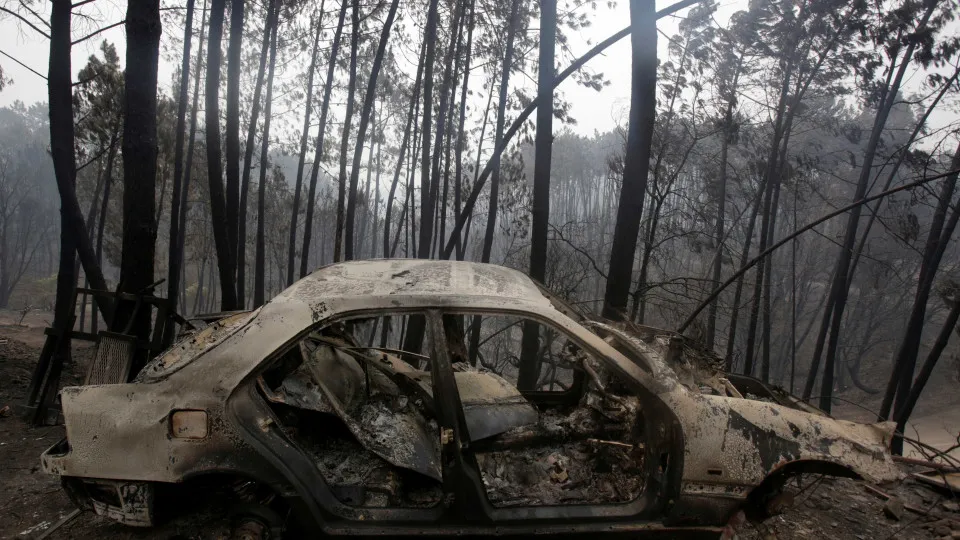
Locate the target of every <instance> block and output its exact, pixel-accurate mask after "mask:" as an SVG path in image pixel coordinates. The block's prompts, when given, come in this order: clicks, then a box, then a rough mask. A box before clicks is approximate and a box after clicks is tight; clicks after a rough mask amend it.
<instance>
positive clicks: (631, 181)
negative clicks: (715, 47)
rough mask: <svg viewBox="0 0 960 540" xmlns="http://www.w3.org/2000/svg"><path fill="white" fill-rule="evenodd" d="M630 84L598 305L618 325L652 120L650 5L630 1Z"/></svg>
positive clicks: (653, 30) (653, 27)
mask: <svg viewBox="0 0 960 540" xmlns="http://www.w3.org/2000/svg"><path fill="white" fill-rule="evenodd" d="M630 23H631V27H632V32H631V35H630V41H631V44H632V50H633V54H632V59H633V62H632V78H631V86H632V89H631V92H630V126H629V129H628V131H627V147H626V158H625V161H624V167H623V186H622V188H621V190H620V202H619V206H618V209H617V221H616V225H615V228H614V233H613V245H612V247H611V250H610V271H609V272H608V273H607V287H606V292H605V294H604V300H603V316H604V317H606V318H608V319H611V320H622V319H623V318H624V315H625V312H626V308H627V296H628V295H629V293H630V284H631V281H632V275H633V259H634V255H635V254H636V251H637V234H638V233H639V232H640V219H641V217H642V214H643V199H644V195H645V193H646V189H647V177H648V176H649V174H650V146H651V143H652V141H653V122H654V118H655V116H656V91H657V15H656V8H655V6H654V2H653V1H652V0H630Z"/></svg>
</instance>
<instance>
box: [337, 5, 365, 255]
mask: <svg viewBox="0 0 960 540" xmlns="http://www.w3.org/2000/svg"><path fill="white" fill-rule="evenodd" d="M350 19H351V22H352V27H353V30H352V31H351V32H350V79H349V81H348V82H347V111H346V113H344V117H343V132H342V133H341V136H340V176H339V181H338V182H337V230H336V236H335V237H334V240H333V260H334V262H339V261H340V260H341V256H342V255H344V253H343V251H344V250H343V225H344V206H345V204H346V196H347V147H348V146H349V144H350V124H351V122H352V121H353V107H354V102H355V98H356V86H357V48H358V46H359V40H360V2H359V1H358V0H353V9H352V10H351V11H350ZM361 150H362V147H361ZM353 192H354V193H356V188H355V187H354V189H353ZM350 232H351V236H352V233H353V231H352V230H351V231H350ZM347 243H348V244H349V245H350V248H348V249H349V253H348V254H347V260H350V258H352V257H353V238H347Z"/></svg>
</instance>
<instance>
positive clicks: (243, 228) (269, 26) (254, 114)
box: [237, 0, 280, 307]
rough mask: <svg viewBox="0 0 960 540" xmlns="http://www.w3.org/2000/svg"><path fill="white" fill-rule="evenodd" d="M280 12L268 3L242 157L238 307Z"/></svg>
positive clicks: (243, 296) (241, 299)
mask: <svg viewBox="0 0 960 540" xmlns="http://www.w3.org/2000/svg"><path fill="white" fill-rule="evenodd" d="M279 10H280V7H279V4H278V2H277V0H269V4H268V5H267V18H266V22H265V23H264V26H263V42H262V44H261V45H260V65H259V67H258V68H257V82H256V84H255V85H254V88H253V105H252V107H251V110H250V125H249V126H248V127H247V142H246V148H245V150H244V153H243V178H242V180H241V185H240V208H239V217H238V221H239V223H238V224H237V304H238V305H239V306H240V307H243V306H245V305H246V287H247V274H246V273H247V206H248V205H247V197H248V196H249V193H250V173H251V168H252V165H253V150H254V148H255V147H256V144H257V143H256V138H257V122H258V121H259V119H260V108H261V103H260V102H261V100H260V95H261V93H262V92H263V78H264V76H265V75H266V71H267V55H268V54H269V52H270V35H271V32H272V31H273V27H274V26H276V24H277V17H278V12H279Z"/></svg>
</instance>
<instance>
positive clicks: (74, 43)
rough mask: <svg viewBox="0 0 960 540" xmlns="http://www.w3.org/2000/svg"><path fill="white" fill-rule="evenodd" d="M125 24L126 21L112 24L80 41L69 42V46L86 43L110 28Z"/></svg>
mask: <svg viewBox="0 0 960 540" xmlns="http://www.w3.org/2000/svg"><path fill="white" fill-rule="evenodd" d="M126 22H127V20H126V19H124V20H122V21H120V22H117V23H113V24H111V25H110V26H104V27H103V28H101V29H99V30H97V31H96V32H93V33H92V34H87V35H85V36H83V37H82V38H80V39H76V40H73V41H72V42H70V44H71V45H76V44H77V43H80V42H82V41H86V40H88V39H90V38H92V37H93V36H95V35H97V34H100V33H102V32H106V31H107V30H110V29H111V28H116V27H118V26H120V25H121V24H126Z"/></svg>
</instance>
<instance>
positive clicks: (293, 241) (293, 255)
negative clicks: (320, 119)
mask: <svg viewBox="0 0 960 540" xmlns="http://www.w3.org/2000/svg"><path fill="white" fill-rule="evenodd" d="M322 29H323V2H320V17H319V18H318V20H317V30H316V33H315V34H314V36H313V54H311V56H310V68H309V69H308V75H307V103H306V111H305V112H304V113H303V132H302V133H301V134H300V157H299V159H298V160H297V181H296V187H295V188H294V190H293V209H292V210H291V211H290V240H289V241H288V243H287V285H292V284H293V267H294V264H295V263H296V259H297V218H298V217H299V215H300V191H301V190H302V189H303V167H304V162H305V161H306V159H307V141H308V139H309V133H310V114H311V113H312V112H313V75H314V72H315V71H316V67H317V52H318V51H319V45H320V34H321V31H322Z"/></svg>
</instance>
